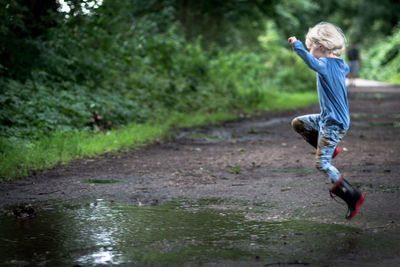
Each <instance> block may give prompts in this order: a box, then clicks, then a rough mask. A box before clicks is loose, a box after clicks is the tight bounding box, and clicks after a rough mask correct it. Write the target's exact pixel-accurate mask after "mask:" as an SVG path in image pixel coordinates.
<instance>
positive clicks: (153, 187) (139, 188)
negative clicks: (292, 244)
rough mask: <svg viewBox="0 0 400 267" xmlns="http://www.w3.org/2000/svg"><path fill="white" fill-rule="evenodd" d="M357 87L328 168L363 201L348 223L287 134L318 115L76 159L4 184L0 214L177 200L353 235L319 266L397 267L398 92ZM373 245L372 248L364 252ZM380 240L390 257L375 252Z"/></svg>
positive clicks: (257, 120)
mask: <svg viewBox="0 0 400 267" xmlns="http://www.w3.org/2000/svg"><path fill="white" fill-rule="evenodd" d="M360 82H361V83H360V84H361V85H363V87H356V88H350V89H349V104H350V112H351V127H350V130H349V131H348V133H347V135H346V136H345V137H344V139H343V140H342V142H341V144H340V146H341V147H342V152H341V153H340V154H339V156H338V157H337V158H336V159H334V165H335V166H336V167H337V168H338V169H339V170H340V171H341V172H342V173H343V175H344V176H345V177H346V178H347V179H348V180H349V181H350V182H352V183H353V184H354V185H356V186H358V187H359V188H361V190H363V191H365V192H366V194H367V197H366V200H365V202H364V204H363V206H362V207H361V209H360V211H359V213H358V214H357V216H356V217H355V219H354V220H352V221H350V222H349V221H346V220H345V219H344V215H345V211H346V209H345V206H343V205H340V204H338V203H336V202H335V201H333V200H331V199H330V197H329V193H328V190H329V188H330V187H331V184H330V183H329V182H328V180H327V178H325V177H324V176H323V175H322V174H320V173H319V172H318V171H316V170H315V168H314V154H315V151H314V149H313V148H312V147H311V146H309V145H308V144H306V143H305V142H304V141H303V140H302V139H301V137H299V136H298V135H297V134H296V133H295V132H294V131H293V130H292V129H291V126H290V121H291V119H292V118H293V117H295V116H298V115H302V114H310V113H318V112H319V110H318V107H317V106H313V107H308V108H303V109H296V110H290V111H285V112H279V113H273V114H266V115H262V116H257V117H252V118H243V119H240V120H238V121H234V122H227V123H223V124H221V125H218V126H215V127H202V128H198V129H188V130H184V131H181V132H179V133H177V134H176V136H175V137H174V138H172V139H170V140H164V141H162V142H160V143H156V144H152V145H148V146H146V147H143V148H140V149H135V150H132V151H129V152H125V153H120V154H109V155H104V156H101V157H99V158H93V159H83V160H79V161H75V162H73V163H71V164H69V165H68V166H57V167H55V168H53V169H51V170H48V171H46V172H44V173H41V174H39V175H37V176H34V177H29V178H27V179H23V180H17V181H14V182H9V183H3V184H0V199H1V207H2V208H3V210H7V207H9V205H15V204H19V203H32V205H33V206H35V205H37V204H36V203H49V202H48V201H61V202H66V201H78V202H81V201H87V202H91V201H92V200H97V201H98V200H99V199H100V200H101V201H102V202H106V203H120V204H124V205H128V206H134V207H157V206H163V205H165V204H168V203H171V201H176V200H178V201H179V203H181V205H182V203H183V205H184V206H185V207H186V208H188V209H189V210H193V205H194V204H193V203H201V205H200V206H201V207H203V208H207V209H213V210H217V211H218V214H220V215H221V216H225V214H229V212H228V213H226V212H227V211H237V212H240V216H241V217H242V218H243V219H244V220H245V221H246V222H247V223H251V222H263V223H274V222H291V221H299V222H308V223H309V224H318V225H325V226H329V227H330V226H333V225H334V226H341V227H351V229H356V230H354V231H352V234H351V235H350V237H349V236H347V235H346V234H345V233H343V232H340V233H337V236H336V235H335V237H334V239H335V240H340V239H341V238H342V237H343V236H344V237H346V240H345V241H344V243H343V244H342V243H340V244H339V245H338V244H336V245H335V246H339V247H340V254H339V256H340V257H336V256H335V257H333V258H329V260H328V262H325V264H328V265H332V266H336V265H342V264H345V265H346V264H352V265H359V266H366V265H367V266H368V265H369V264H371V266H374V265H375V266H376V264H377V263H379V264H385V265H388V266H392V265H393V266H395V265H397V264H400V256H399V252H400V208H399V204H400V198H399V197H400V180H399V178H400V87H394V86H387V85H381V84H378V85H377V84H373V85H374V87H370V86H368V85H369V84H368V82H366V81H360ZM82 199H84V200H82ZM46 201H47V202H46ZM188 203H189V204H188ZM196 205H197V206H198V205H199V204H196ZM196 205H194V206H196ZM197 206H196V207H197ZM346 229H347V228H346ZM296 231H299V230H296ZM320 231H322V232H323V230H316V232H318V233H319V232H320ZM360 233H362V234H360ZM253 235H254V234H253ZM280 236H285V235H283V234H282V235H280ZM365 236H369V239H368V238H366V237H365ZM364 237H365V238H366V239H365V240H364V239H363V238H364ZM283 238H285V237H283ZM310 240H311V239H310ZM354 240H364V241H362V242H361V241H360V243H357V241H354ZM366 240H369V241H368V242H369V243H368V242H367V241H366ZM371 240H376V244H375V245H371V242H372V241H371ZM385 240H387V242H388V244H390V246H389V247H390V248H388V249H387V250H385V249H383V250H382V247H384V246H383V245H382V244H385V243H386V241H385ZM292 241H293V240H292ZM325 241H326V240H325ZM325 241H321V242H325ZM397 241H398V243H397ZM282 242H283V241H282ZM282 242H281V243H279V244H280V245H282ZM283 243H285V242H283ZM372 243H373V242H372ZM368 244H369V245H368ZM393 244H398V245H393ZM270 247H274V246H273V245H270ZM284 247H285V246H284V245H282V247H281V249H283V251H284ZM274 248H276V247H274ZM291 249H293V248H287V249H286V253H289V252H290V251H288V250H291ZM315 249H316V248H315V247H314V250H315ZM330 249H333V250H335V249H336V248H327V252H324V253H326V254H329V253H331V252H330ZM307 251H308V250H307ZM257 253H260V252H257ZM282 253H284V252H282ZM310 253H311V252H310ZM310 255H313V254H312V253H311V254H310ZM315 255H320V253H319V254H315ZM323 255H325V254H323ZM335 255H336V254H335ZM253 256H254V255H253ZM315 257H316V258H315V259H314V260H312V259H311V260H308V261H304V260H303V261H301V257H300V260H299V258H295V259H292V260H288V259H286V260H285V258H284V259H281V258H279V257H277V258H273V257H272V258H268V257H264V258H262V257H261V262H260V256H258V254H257V256H256V257H255V258H254V259H256V260H254V262H253V261H251V263H252V264H254V265H260V266H264V265H267V266H272V265H274V264H277V265H281V266H282V264H288V265H293V264H295V265H302V264H303V263H307V264H309V263H311V264H316V265H318V264H317V263H316V262H319V259H318V257H320V256H318V257H317V256H315ZM241 260H242V259H241V258H239V259H237V260H233V261H232V259H231V258H230V257H226V258H224V257H223V258H222V259H219V260H214V261H210V262H211V263H212V262H214V263H215V262H217V263H223V264H225V265H226V266H231V265H235V264H236V265H237V266H240V265H241V263H242V262H241ZM122 262H123V263H124V261H122ZM129 262H130V261H125V263H129ZM133 262H135V261H133ZM137 262H138V263H139V265H140V263H141V262H140V261H137ZM156 262H157V261H156ZM161 262H162V261H161ZM191 262H192V263H193V260H192V261H191ZM210 262H209V261H207V260H205V261H203V262H202V264H210ZM91 263H92V264H93V262H91ZM247 263H249V262H248V261H247ZM357 263H358V264H357ZM379 264H378V265H379ZM217 265H218V264H217Z"/></svg>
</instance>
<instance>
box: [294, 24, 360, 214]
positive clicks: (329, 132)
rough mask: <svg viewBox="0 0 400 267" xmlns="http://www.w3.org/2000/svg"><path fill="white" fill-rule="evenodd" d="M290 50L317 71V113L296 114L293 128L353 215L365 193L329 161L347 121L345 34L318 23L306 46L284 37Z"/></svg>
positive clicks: (336, 152)
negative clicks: (290, 46)
mask: <svg viewBox="0 0 400 267" xmlns="http://www.w3.org/2000/svg"><path fill="white" fill-rule="evenodd" d="M288 41H289V43H290V44H291V45H292V47H293V50H294V52H295V53H296V54H297V55H299V56H300V57H301V58H302V59H303V61H304V62H305V63H306V64H307V66H308V67H310V68H311V69H312V70H314V71H316V72H317V92H318V99H319V106H320V109H321V113H320V114H312V115H305V116H300V117H297V118H295V119H293V121H292V127H293V129H294V130H295V131H296V132H298V133H299V134H300V135H302V136H303V138H304V139H305V140H306V141H307V142H308V143H310V144H311V145H312V146H314V147H315V148H316V149H317V153H316V162H315V164H316V168H317V169H318V170H319V171H321V172H323V173H325V174H326V175H327V176H328V178H329V179H330V180H331V182H332V183H333V184H334V185H333V187H332V189H331V190H330V195H331V197H332V198H333V196H332V193H333V194H335V195H336V196H338V197H340V198H341V199H343V200H344V201H345V202H346V203H347V206H348V211H347V214H346V219H348V220H350V219H351V218H353V217H354V215H356V213H357V210H358V208H359V207H360V205H361V204H362V203H363V201H364V198H365V194H364V193H362V192H360V190H358V189H357V188H354V187H353V186H352V185H351V184H350V183H349V182H348V181H346V180H345V179H343V176H342V175H341V174H340V173H339V171H338V170H337V169H336V168H335V167H334V166H333V165H332V164H331V159H332V158H334V157H335V156H336V155H337V154H338V152H339V151H340V149H339V147H336V145H337V144H338V143H339V142H340V140H341V139H342V138H343V136H344V135H345V134H346V131H347V129H348V128H349V124H350V116H349V108H348V103H347V92H346V85H345V77H346V75H347V73H348V72H349V67H348V66H347V65H346V63H345V62H344V61H343V60H341V59H339V58H338V56H340V53H341V50H342V49H343V47H344V43H345V37H344V35H343V32H342V31H341V30H340V29H339V28H338V27H336V26H334V25H332V24H330V23H326V22H321V23H319V24H317V25H315V26H314V27H313V28H311V29H309V31H308V33H307V35H306V46H307V48H308V50H309V51H310V52H307V51H306V50H305V49H304V46H303V44H302V43H301V42H300V41H298V40H297V38H296V37H294V36H293V37H290V38H289V39H288Z"/></svg>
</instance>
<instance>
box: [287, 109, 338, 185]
mask: <svg viewBox="0 0 400 267" xmlns="http://www.w3.org/2000/svg"><path fill="white" fill-rule="evenodd" d="M319 122H320V115H319V114H312V115H304V116H300V117H296V118H294V119H293V120H292V127H293V129H294V130H295V131H296V132H297V133H299V134H300V135H301V136H302V137H303V138H304V139H305V140H306V141H307V142H308V143H309V144H311V145H312V146H313V147H315V148H316V149H317V153H316V155H315V167H316V168H317V169H318V170H319V171H321V172H322V173H324V174H325V175H326V176H328V178H329V179H330V180H331V182H332V183H335V182H336V181H338V180H339V178H340V176H341V175H340V172H339V171H338V170H337V169H336V168H335V167H334V166H333V165H332V164H331V158H332V154H333V152H334V151H335V148H336V146H337V144H338V143H339V142H340V140H342V138H343V136H344V135H345V134H346V131H345V130H343V129H341V127H339V126H337V125H331V126H324V127H322V126H320V123H319Z"/></svg>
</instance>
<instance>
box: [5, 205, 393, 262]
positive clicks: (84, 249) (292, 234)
mask: <svg viewBox="0 0 400 267" xmlns="http://www.w3.org/2000/svg"><path fill="white" fill-rule="evenodd" d="M244 218H245V216H244V214H241V213H239V212H235V211H229V210H224V214H223V216H222V215H221V213H220V211H218V210H213V209H208V208H207V206H203V207H201V205H199V204H198V203H197V204H196V208H195V209H192V208H191V209H188V207H186V206H185V207H184V206H182V204H180V203H177V202H175V203H169V204H168V205H164V206H156V207H134V206H128V205H121V204H114V203H109V202H107V201H104V200H101V199H98V200H96V201H93V202H90V203H72V202H69V203H60V204H58V205H56V204H54V203H52V204H41V206H40V207H38V212H37V216H36V217H35V218H33V219H29V220H17V219H15V218H13V217H10V216H0V265H2V266H3V265H4V266H19V265H20V266H23V265H46V266H67V265H69V266H73V265H74V264H79V265H83V266H85V265H99V264H106V265H111V264H121V263H132V264H157V263H163V264H164V263H166V264H172V265H175V264H178V265H179V264H183V263H209V262H218V261H221V260H222V261H223V260H244V261H247V262H251V261H254V260H256V259H257V260H260V259H264V260H266V259H268V260H269V261H276V262H280V261H284V262H288V261H290V260H296V259H299V258H300V259H303V260H307V261H308V262H311V263H313V262H314V263H315V262H317V263H320V261H321V260H322V261H324V262H328V263H329V260H331V259H336V258H337V257H338V256H341V257H345V256H346V255H349V253H354V252H357V253H358V254H360V253H361V252H363V251H366V252H367V253H366V255H367V256H368V255H369V253H370V252H371V251H374V250H375V251H379V253H381V252H382V251H386V250H387V251H389V253H390V252H393V251H394V250H397V251H398V250H399V244H398V243H397V240H398V238H399V233H398V232H395V233H362V231H361V230H360V229H357V228H353V227H349V226H344V225H332V224H322V223H315V222H309V221H287V222H257V221H247V220H245V219H244ZM361 254H362V253H361Z"/></svg>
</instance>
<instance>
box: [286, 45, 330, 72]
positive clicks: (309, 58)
mask: <svg viewBox="0 0 400 267" xmlns="http://www.w3.org/2000/svg"><path fill="white" fill-rule="evenodd" d="M293 51H294V52H295V53H296V54H297V55H299V57H301V59H303V61H304V62H305V63H306V64H307V66H308V67H309V68H310V69H312V70H314V71H316V72H318V73H321V74H325V70H326V63H325V61H323V60H320V59H317V58H315V57H314V56H313V55H311V54H310V53H309V52H308V51H307V50H305V49H304V46H303V44H302V42H300V41H299V40H297V41H296V42H294V43H293Z"/></svg>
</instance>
